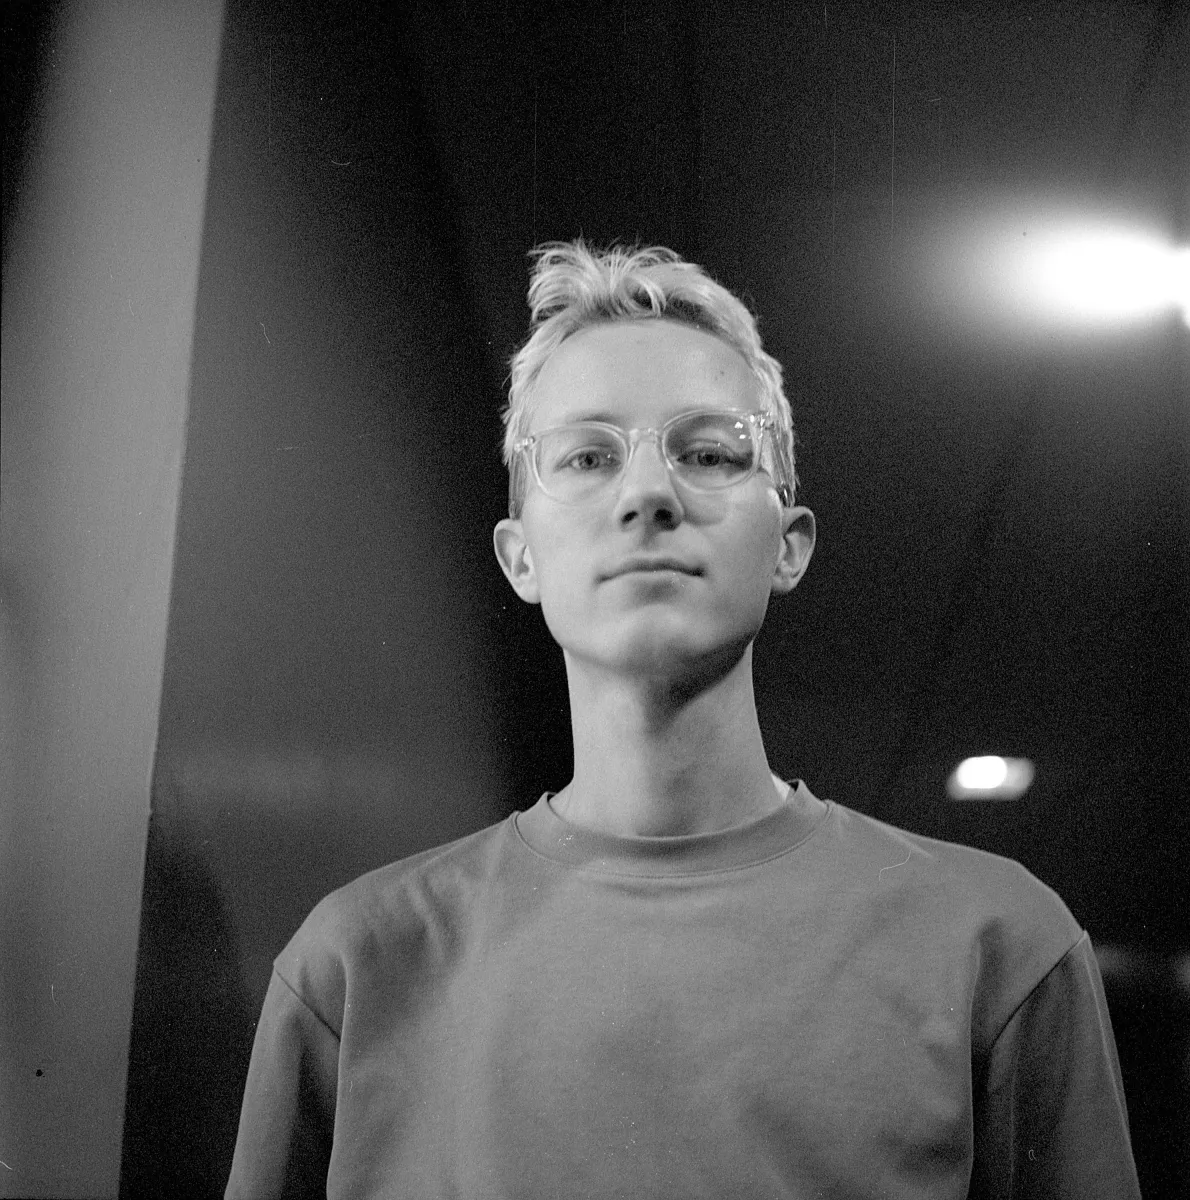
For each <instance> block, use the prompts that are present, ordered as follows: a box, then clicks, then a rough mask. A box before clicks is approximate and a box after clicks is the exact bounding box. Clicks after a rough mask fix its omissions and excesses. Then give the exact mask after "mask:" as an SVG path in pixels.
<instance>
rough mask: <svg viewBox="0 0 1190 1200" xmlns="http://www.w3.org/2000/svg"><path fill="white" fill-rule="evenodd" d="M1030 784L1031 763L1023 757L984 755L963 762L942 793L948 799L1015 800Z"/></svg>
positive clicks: (1031, 775) (1031, 776)
mask: <svg viewBox="0 0 1190 1200" xmlns="http://www.w3.org/2000/svg"><path fill="white" fill-rule="evenodd" d="M1032 782H1033V764H1032V763H1031V762H1030V761H1029V760H1028V759H1027V758H1001V757H1000V756H999V755H997V754H984V755H980V756H979V757H977V758H965V759H963V761H962V762H961V763H959V765H958V766H957V767H956V768H955V769H954V773H953V774H952V775H951V777H950V779H949V780H947V784H946V790H947V792H948V793H949V794H950V797H951V799H952V800H1017V799H1019V798H1020V797H1021V796H1023V795H1024V794H1025V792H1027V791H1028V790H1029V785H1030V784H1031V783H1032Z"/></svg>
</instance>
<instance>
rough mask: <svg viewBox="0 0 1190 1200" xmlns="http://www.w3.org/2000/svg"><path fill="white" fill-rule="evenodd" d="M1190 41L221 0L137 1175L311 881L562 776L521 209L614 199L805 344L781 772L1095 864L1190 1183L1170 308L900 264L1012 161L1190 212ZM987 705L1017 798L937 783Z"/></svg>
mask: <svg viewBox="0 0 1190 1200" xmlns="http://www.w3.org/2000/svg"><path fill="white" fill-rule="evenodd" d="M46 12H52V9H47V8H46V6H37V7H35V8H30V9H28V13H29V14H30V15H28V16H27V17H23V18H22V19H23V20H24V22H25V23H24V25H23V26H22V29H21V33H22V37H21V38H20V39H19V44H20V46H23V47H24V49H23V50H22V51H19V52H18V51H14V50H11V49H8V48H6V50H5V55H6V59H5V61H6V74H7V75H9V78H10V79H12V80H14V81H15V82H16V83H18V84H19V85H20V86H19V88H17V89H15V90H14V93H13V94H14V100H13V102H12V103H10V104H9V105H7V106H6V124H5V142H6V160H7V161H10V162H12V163H13V164H14V169H13V170H8V169H6V172H5V195H4V199H5V208H6V212H7V211H8V209H9V205H10V202H11V197H12V194H13V189H14V188H17V187H19V162H20V153H21V149H22V146H23V141H22V139H23V138H24V137H25V136H26V134H25V129H26V124H27V122H26V116H27V113H28V112H29V111H31V110H32V109H35V105H36V94H37V63H38V62H39V58H38V55H39V49H38V48H39V47H40V46H41V45H42V44H43V40H42V32H43V31H44V29H45V28H46V27H47V26H46V21H47V18H46V17H45V15H44V14H45V13H46ZM15 44H17V43H16V41H14V40H10V41H9V43H8V45H9V46H10V47H11V46H12V45H15ZM894 50H895V56H896V70H895V88H894V73H893V55H894ZM1186 61H1187V28H1186V18H1185V15H1184V12H1183V10H1182V9H1181V8H1180V7H1179V6H1177V5H1174V4H1168V5H1160V4H1143V3H1136V4H1130V3H1118V2H1117V3H1103V4H1057V3H1049V4H1040V3H1033V4H1019V5H1015V4H1009V5H1003V4H945V5H944V4H838V3H831V4H828V5H825V6H823V5H817V6H813V5H807V6H804V7H803V6H794V5H788V4H775V3H774V4H749V5H737V4H727V3H714V2H710V0H707V2H703V3H690V2H688V3H683V4H671V5H666V4H655V5H643V6H637V5H626V4H607V5H586V6H582V7H581V8H579V7H578V6H573V5H563V4H555V5H551V4H540V5H535V6H518V5H513V4H476V3H462V2H456V3H442V4H436V5H435V4H427V3H409V4H404V5H398V6H387V5H383V6H380V5H377V6H368V5H359V6H349V5H331V6H327V5H323V4H312V3H311V4H305V3H297V4H285V5H276V4H266V3H254V2H252V0H243V2H238V3H237V2H233V3H231V4H229V5H228V7H227V10H226V17H225V28H224V44H223V51H222V59H221V66H220V77H219V85H218V91H217V96H216V110H215V123H214V135H213V144H212V147H211V168H210V175H209V182H208V196H207V211H206V224H205V231H204V237H203V245H202V257H201V267H200V279H199V296H198V312H197V324H196V330H195V341H194V359H193V368H192V381H191V398H190V417H189V428H188V436H187V452H186V458H185V466H184V478H183V488H182V495H181V505H180V517H179V528H178V540H177V547H176V556H175V568H174V582H173V596H172V604H171V611H170V622H169V638H168V647H167V654H166V664H165V681H164V692H163V699H162V709H161V724H160V731H159V739H158V749H157V761H156V769H155V775H154V782H153V791H152V816H151V820H150V829H149V848H148V857H147V863H146V881H145V892H144V909H143V916H142V927H141V938H140V950H139V958H138V969H137V992H136V1006H135V1012H134V1018H133V1034H132V1048H131V1056H130V1064H129V1084H128V1101H127V1109H126V1119H125V1134H124V1154H123V1168H122V1185H121V1193H122V1194H126V1195H128V1196H140V1195H146V1196H148V1195H157V1194H165V1193H174V1194H186V1195H195V1196H199V1195H216V1194H219V1193H220V1192H221V1189H222V1186H223V1182H224V1180H225V1177H226V1171H227V1167H228V1164H229V1161H230V1154H231V1148H232V1145H233V1143H234V1136H235V1125H236V1120H237V1116H238V1103H239V1093H240V1091H241V1089H242V1084H243V1077H244V1073H245V1070H246V1065H247V1056H248V1053H249V1051H250V1047H251V1039H252V1033H253V1027H254V1022H255V1016H256V1012H257V1010H258V1007H259V1003H260V1000H261V998H262V996H263V992H264V987H265V985H266V983H267V979H268V971H269V963H270V961H271V959H272V957H273V956H274V955H275V954H276V953H277V952H278V951H279V949H280V948H281V946H282V945H283V944H284V942H285V941H286V940H287V938H288V936H289V935H290V934H291V933H292V931H293V929H294V928H295V927H296V926H297V924H298V923H299V922H300V921H301V919H302V917H303V916H304V915H305V913H306V912H307V911H308V910H309V909H310V907H311V906H312V905H313V904H314V903H315V902H316V901H317V900H318V899H319V898H320V897H321V896H322V895H324V894H325V893H326V892H327V891H329V890H331V889H332V888H334V887H336V886H338V885H339V884H341V883H343V882H346V881H347V880H348V879H350V878H352V877H354V876H355V875H357V874H359V873H361V872H363V871H365V870H368V869H370V868H372V867H374V866H377V865H380V864H382V863H384V862H387V861H390V860H392V859H394V858H397V857H401V856H403V855H406V854H409V853H412V852H414V851H416V850H418V849H421V848H423V847H425V846H427V845H431V844H434V843H436V842H440V841H443V840H446V839H448V838H450V837H454V836H457V835H460V834H463V833H466V832H469V831H470V830H472V829H475V828H478V827H480V826H481V825H484V824H488V823H490V822H492V821H495V820H499V819H500V818H501V817H503V816H505V815H506V814H507V813H509V812H510V811H512V810H513V809H515V808H522V807H526V806H528V805H529V804H530V803H532V802H533V800H535V799H536V797H537V795H538V794H540V792H541V791H542V790H544V789H546V788H558V787H560V786H561V785H562V784H564V783H565V782H566V780H567V778H568V772H569V763H570V743H569V724H568V713H567V704H566V692H565V677H564V673H563V670H562V663H561V656H560V654H559V653H558V652H557V650H556V648H555V647H554V646H553V644H552V642H551V641H550V639H549V637H548V634H547V632H546V630H545V628H544V625H543V623H542V622H541V619H540V615H539V613H538V612H537V611H536V610H534V609H529V608H526V607H524V606H522V605H520V603H519V602H518V601H517V600H516V599H515V597H513V595H512V594H511V592H510V591H509V589H508V588H507V585H506V584H505V582H504V580H503V578H502V576H501V575H500V573H499V571H498V568H497V566H496V564H495V561H494V558H493V556H492V553H491V549H490V536H491V527H492V525H493V524H494V522H495V521H496V520H497V519H498V518H499V517H500V516H501V515H503V510H504V504H505V481H504V474H503V468H502V466H501V464H500V460H499V451H498V447H499V441H500V422H499V408H500V404H501V402H502V389H503V381H504V377H505V374H506V370H507V359H508V356H509V354H510V353H511V352H512V351H513V350H514V349H515V348H516V345H517V344H518V342H519V340H520V339H521V337H522V336H523V334H524V330H525V320H526V315H527V313H526V310H525V307H524V290H525V285H526V281H527V261H526V257H525V255H526V251H527V250H528V249H529V247H530V246H532V245H533V244H535V243H536V242H539V241H541V240H544V239H547V238H569V237H573V236H575V235H578V234H580V233H581V234H584V235H585V236H587V237H588V238H589V239H591V240H593V241H595V242H606V241H610V240H613V239H620V240H632V241H635V240H640V241H642V242H647V243H651V242H660V243H663V244H666V245H670V246H672V247H674V248H675V249H677V250H678V251H680V252H681V253H682V254H684V255H685V256H687V257H689V258H691V259H693V260H695V261H698V262H701V263H703V264H704V265H705V266H706V267H707V268H708V269H709V270H710V271H711V273H712V274H714V275H715V276H716V277H717V278H718V279H719V280H720V281H721V282H723V283H724V284H726V285H727V286H728V287H730V288H732V289H733V290H734V291H736V292H738V293H740V294H742V295H743V296H744V297H745V298H746V299H747V301H748V302H749V303H750V304H751V305H752V306H753V307H754V309H755V310H756V311H757V312H758V313H759V314H760V317H761V322H762V332H763V334H764V336H765V339H766V345H767V348H768V349H769V350H770V351H771V352H773V353H774V354H775V355H776V356H777V357H778V358H780V359H781V361H782V362H783V363H784V364H785V366H786V371H787V380H788V390H789V393H790V396H791V400H792V402H793V406H794V417H795V422H796V424H797V428H798V435H799V454H800V476H801V479H802V483H803V492H802V496H803V499H804V502H805V503H807V504H809V505H810V506H811V507H812V508H813V509H814V510H815V512H816V513H817V515H818V518H819V527H820V542H819V548H818V550H817V552H816V556H815V560H814V563H813V565H812V568H811V571H810V573H809V575H808V576H807V578H806V580H805V582H804V583H803V584H802V586H801V587H800V588H799V589H798V591H797V592H796V593H795V594H794V596H793V597H791V598H790V599H788V600H786V601H785V602H784V603H783V604H780V605H777V606H775V607H774V609H773V611H772V613H771V614H770V619H769V622H768V624H767V626H766V628H765V631H764V633H763V634H762V637H761V644H760V645H759V647H758V653H757V664H758V665H757V689H758V697H759V704H760V709H761V718H762V725H763V728H764V732H765V736H766V741H767V745H768V750H769V755H770V759H771V761H772V763H773V766H774V769H775V770H777V771H778V772H780V773H783V774H785V775H787V776H791V777H792V776H800V777H802V778H805V779H806V780H807V782H808V783H809V784H810V786H811V787H812V788H813V789H814V790H815V791H816V792H817V794H819V795H821V796H827V797H830V798H833V799H835V800H838V801H839V802H841V803H844V804H847V805H850V806H852V807H854V808H857V809H860V810H862V811H864V812H868V813H871V814H873V815H875V816H877V817H880V818H882V819H885V820H889V821H893V822H895V823H898V824H901V825H904V826H905V827H907V828H910V829H913V830H916V831H919V832H922V833H927V834H931V835H935V836H940V837H945V838H949V839H952V840H956V841H961V842H966V843H969V844H972V845H977V846H981V847H983V848H986V849H989V850H993V851H996V852H999V853H1003V854H1008V855H1011V856H1012V857H1015V858H1017V859H1019V860H1020V861H1022V862H1023V863H1025V865H1026V866H1028V867H1029V868H1030V869H1031V870H1032V871H1033V872H1034V873H1035V874H1037V875H1038V876H1039V877H1040V878H1041V879H1043V880H1044V881H1046V882H1047V883H1049V884H1050V885H1051V886H1053V887H1054V888H1056V889H1057V890H1058V891H1059V893H1060V894H1061V895H1062V896H1063V898H1064V899H1065V900H1066V902H1067V903H1068V904H1069V906H1070V907H1071V909H1072V911H1073V912H1074V914H1075V916H1076V917H1077V918H1078V920H1079V921H1080V922H1082V923H1083V924H1084V925H1085V926H1086V927H1087V928H1088V929H1089V931H1090V932H1091V935H1092V937H1093V939H1094V940H1095V942H1096V944H1097V945H1098V946H1099V947H1100V948H1101V952H1102V962H1103V966H1104V970H1105V975H1106V977H1107V982H1108V987H1109V996H1110V1000H1111V1004H1112V1012H1113V1019H1114V1022H1115V1026H1116V1033H1117V1038H1118V1041H1119V1043H1120V1050H1121V1055H1122V1058H1123V1065H1124V1071H1125V1083H1126V1088H1127V1092H1128V1101H1129V1108H1130V1113H1131V1117H1132V1122H1133V1130H1134V1141H1135V1148H1136V1152H1137V1157H1138V1162H1139V1165H1140V1169H1141V1174H1142V1183H1144V1184H1145V1186H1146V1194H1147V1195H1150V1196H1154V1197H1159V1196H1163V1195H1174V1194H1175V1193H1176V1192H1177V1191H1178V1189H1179V1188H1185V1187H1186V1186H1187V1182H1188V1179H1190V1176H1187V1174H1186V1167H1185V1148H1186V1138H1187V1135H1188V1133H1190V1130H1188V1128H1187V1123H1186V1117H1185V1115H1184V1114H1185V1110H1186V1105H1187V1090H1186V1089H1187V1073H1188V1072H1190V1044H1188V1041H1187V1021H1186V1017H1187V1001H1186V996H1187V989H1188V987H1190V984H1188V983H1187V981H1186V980H1187V969H1186V966H1185V964H1186V963H1187V962H1188V961H1190V960H1188V959H1187V958H1186V954H1187V952H1188V951H1190V944H1188V943H1190V936H1188V934H1187V926H1186V913H1185V906H1186V899H1185V897H1186V887H1185V865H1184V864H1185V857H1186V851H1187V848H1188V846H1190V837H1188V833H1190V829H1188V824H1190V822H1188V818H1187V814H1186V799H1187V797H1186V789H1185V778H1186V766H1187V763H1186V755H1185V748H1184V743H1185V741H1186V738H1185V733H1184V725H1185V715H1186V711H1187V706H1186V699H1187V697H1186V679H1187V665H1188V663H1187V644H1186V628H1187V625H1186V596H1187V591H1186V582H1187V579H1186V571H1187V540H1186V532H1187V530H1186V521H1187V495H1188V488H1187V485H1188V483H1190V479H1188V472H1187V441H1188V439H1187V427H1188V405H1187V399H1186V397H1187V384H1188V376H1187V336H1186V331H1185V329H1184V328H1180V327H1179V326H1178V325H1177V324H1176V323H1175V320H1174V319H1173V318H1172V317H1171V318H1168V319H1166V320H1164V321H1163V322H1158V323H1157V324H1155V325H1151V326H1148V327H1146V328H1144V329H1141V330H1137V331H1134V332H1131V333H1127V334H1121V335H1112V336H1104V337H1094V338H1092V337H1084V338H1075V339H1070V338H1056V337H1055V338H1048V339H1047V338H1046V337H1044V336H1043V337H1034V338H1031V339H1026V340H1020V339H1018V340H1015V341H1014V340H1013V339H1012V338H1011V337H1007V336H1005V337H991V336H986V337H982V336H978V334H976V333H972V332H970V331H967V332H963V331H962V330H961V329H959V328H957V327H956V326H955V325H953V324H949V323H946V322H943V321H940V320H931V319H930V318H929V317H928V315H923V312H922V309H921V306H920V305H918V304H916V303H915V300H916V297H915V296H913V295H911V294H910V291H911V288H912V286H913V285H912V284H911V283H910V282H909V279H910V274H909V273H908V271H907V269H906V263H907V262H908V258H909V256H910V255H911V254H912V253H913V245H914V243H912V240H911V238H910V233H911V232H912V231H913V230H921V229H923V228H925V229H928V228H929V227H930V224H931V221H933V220H934V219H935V218H937V217H938V216H939V214H942V213H944V212H953V211H955V210H956V209H957V210H959V211H961V210H962V209H963V207H964V206H965V205H969V206H971V207H972V208H976V207H978V206H979V204H981V203H982V202H983V201H984V199H985V198H986V197H987V196H989V195H991V194H997V195H1003V194H1013V195H1018V196H1021V197H1030V196H1033V197H1038V196H1040V197H1046V196H1055V195H1058V194H1059V193H1061V194H1063V195H1081V196H1086V197H1090V198H1091V199H1094V200H1097V201H1103V202H1109V203H1110V202H1117V203H1119V204H1121V205H1124V206H1126V205H1128V204H1129V203H1136V202H1138V201H1139V202H1141V203H1143V204H1144V205H1147V206H1148V207H1149V208H1150V209H1154V208H1155V209H1156V210H1157V211H1159V212H1161V213H1163V214H1164V215H1165V216H1166V217H1167V218H1168V220H1169V221H1170V222H1171V223H1172V225H1173V227H1174V228H1175V230H1176V231H1177V233H1178V236H1179V240H1180V241H1181V242H1182V243H1185V242H1186V240H1187V235H1188V232H1190V230H1188V217H1190V214H1188V212H1187V193H1188V189H1190V172H1188V168H1187V163H1188V162H1190V156H1188V155H1187V153H1186V146H1185V129H1186V128H1187V124H1186V118H1187V112H1186V79H1185V70H1186V67H1185V63H1186ZM894 112H895V118H894ZM6 234H7V218H6ZM976 753H1003V754H1014V755H1021V756H1025V757H1028V758H1030V759H1032V760H1033V762H1034V763H1035V764H1036V767H1037V778H1036V782H1035V784H1034V786H1033V788H1032V789H1031V791H1030V792H1029V793H1028V795H1027V796H1026V798H1025V799H1024V800H1023V801H1020V802H1018V803H1015V804H990V803H982V804H978V803H969V804H955V803H954V802H951V801H948V800H947V798H946V794H945V791H944V782H945V779H946V776H947V774H948V773H949V772H950V770H951V769H952V768H953V766H954V765H955V763H956V762H957V761H958V760H959V759H960V758H962V757H965V756H966V755H968V754H976ZM1179 964H1181V965H1180V966H1179ZM1179 970H1180V972H1181V975H1180V982H1179V974H1178V971H1179Z"/></svg>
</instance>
